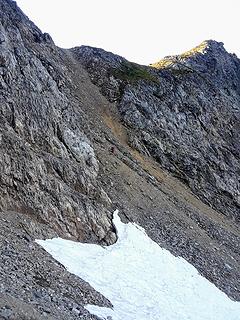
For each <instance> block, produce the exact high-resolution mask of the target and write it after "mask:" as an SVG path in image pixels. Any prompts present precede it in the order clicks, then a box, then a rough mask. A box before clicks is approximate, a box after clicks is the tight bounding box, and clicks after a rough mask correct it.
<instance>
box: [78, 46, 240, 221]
mask: <svg viewBox="0 0 240 320" xmlns="http://www.w3.org/2000/svg"><path fill="white" fill-rule="evenodd" d="M200 47H201V48H202V49H201V50H203V52H201V51H200V52H198V50H192V53H185V54H183V55H181V56H173V57H167V58H165V59H164V60H162V61H161V62H159V63H156V64H153V65H152V66H154V67H155V68H151V67H149V68H147V67H143V66H139V65H136V64H133V63H129V62H127V61H126V60H125V59H123V58H120V57H118V56H115V55H113V54H111V53H107V52H105V51H104V50H101V49H95V48H90V47H79V48H74V49H73V50H72V51H73V52H74V53H75V56H76V57H77V59H78V60H79V61H80V62H81V63H82V64H83V65H84V66H85V68H86V69H87V70H88V72H89V73H90V76H91V78H92V81H93V82H94V83H95V84H97V85H98V86H99V87H100V89H101V92H102V93H103V94H104V95H105V96H106V97H107V98H108V99H109V100H110V101H117V107H118V109H119V112H120V114H121V119H122V121H123V122H124V123H125V124H126V125H127V126H128V127H129V129H133V131H130V132H131V134H130V135H129V143H130V144H132V146H133V147H134V148H136V149H137V150H138V151H140V152H142V153H145V154H151V156H153V157H154V158H155V159H156V160H157V161H158V162H159V163H160V164H161V165H162V167H164V168H166V169H167V170H169V171H171V172H172V173H174V175H176V176H177V177H178V178H180V179H182V180H183V181H184V182H185V183H187V184H188V185H189V186H190V188H191V189H192V190H193V191H194V193H195V194H196V195H198V196H199V197H200V198H201V199H202V200H203V201H205V202H206V203H208V204H210V205H211V206H213V207H215V208H216V209H218V210H220V211H221V212H222V213H223V214H224V215H226V216H229V217H232V218H234V219H236V220H239V217H240V216H239V209H240V186H239V172H240V163H239V156H240V145H239V141H240V139H239V138H240V137H239V132H240V130H239V129H240V128H239V123H240V122H239V120H240V119H239V114H240V113H239V111H240V60H239V59H238V58H237V57H236V56H235V55H232V54H229V53H227V52H226V51H225V49H224V48H223V44H222V43H217V42H215V41H207V42H205V43H203V45H202V46H200ZM203 48H204V49H203ZM190 52H191V51H190Z"/></svg>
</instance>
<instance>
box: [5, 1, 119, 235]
mask: <svg viewBox="0 0 240 320" xmlns="http://www.w3.org/2000/svg"><path fill="white" fill-rule="evenodd" d="M0 4H1V11H0V15H1V16H0V18H1V25H0V28H1V29H0V30H1V31H0V32H1V33H0V39H1V40H0V41H1V49H0V50H1V51H0V63H1V77H0V90H1V115H0V122H1V129H0V130H1V150H2V152H1V156H0V172H1V174H0V194H1V196H0V198H1V200H0V206H1V208H2V209H3V210H16V211H20V212H24V213H25V214H28V215H31V214H33V212H34V214H35V215H37V216H38V218H39V219H40V220H41V221H43V222H46V223H51V224H52V226H54V228H55V229H56V230H58V232H60V233H61V232H63V233H65V234H69V235H72V236H74V237H75V238H79V239H81V240H90V239H91V240H94V239H93V238H94V237H93V233H92V230H95V231H96V234H95V241H96V240H99V239H103V238H104V237H105V236H106V232H108V231H109V228H110V226H111V222H110V220H109V219H110V215H109V214H110V212H108V210H107V208H106V207H107V206H108V204H109V203H108V202H109V199H108V198H107V195H106V194H105V192H104V190H103V189H102V188H101V186H100V185H99V184H98V182H97V176H98V171H99V162H98V160H97V158H96V155H95V152H94V149H93V146H92V143H91V141H90V139H89V138H88V137H90V138H91V132H90V130H89V128H88V124H87V120H86V115H85V114H84V112H83V111H82V110H81V108H80V105H81V102H79V100H77V98H75V97H74V96H73V93H72V92H73V90H74V85H73V83H72V75H71V72H70V71H69V69H68V67H67V66H66V63H65V62H64V59H65V60H67V58H66V57H65V54H64V53H63V51H61V50H59V49H58V48H56V47H55V45H54V43H53V41H52V40H51V38H50V36H49V35H47V34H42V33H41V32H40V30H39V29H38V28H37V27H35V26H34V25H33V24H32V23H31V22H30V21H29V20H28V19H27V18H26V17H25V16H24V15H23V13H22V12H21V11H20V10H18V9H17V8H16V4H15V3H14V2H12V1H1V2H0ZM92 195H94V197H95V199H97V198H99V201H98V202H97V201H95V203H93V202H92V201H91V200H90V198H91V196H92ZM106 202H107V206H105V207H104V206H103V205H102V203H106ZM96 221H97V223H96ZM100 221H102V223H101V222H100ZM87 225H89V226H90V225H91V227H90V229H88V228H87V227H86V226H87ZM109 236H110V239H111V233H110V234H109ZM112 240H113V239H111V240H110V241H112Z"/></svg>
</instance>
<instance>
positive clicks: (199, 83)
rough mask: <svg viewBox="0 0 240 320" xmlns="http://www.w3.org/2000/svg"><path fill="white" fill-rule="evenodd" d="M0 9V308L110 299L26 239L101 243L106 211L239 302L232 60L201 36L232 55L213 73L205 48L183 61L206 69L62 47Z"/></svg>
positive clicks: (235, 70)
mask: <svg viewBox="0 0 240 320" xmlns="http://www.w3.org/2000/svg"><path fill="white" fill-rule="evenodd" d="M0 9H1V10H0V21H1V24H0V91H1V98H0V99H1V113H0V123H1V126H0V131H1V153H0V206H1V214H0V224H1V228H0V231H1V233H0V242H1V255H0V259H1V260H0V265H1V268H0V283H1V297H0V302H1V304H0V308H1V309H0V310H1V311H0V317H1V316H2V317H3V318H4V315H6V314H7V313H9V312H10V313H11V317H12V319H24V311H20V309H21V310H28V311H27V312H29V313H28V316H27V317H25V319H31V317H32V318H33V319H41V318H42V317H45V318H46V317H48V316H49V318H52V319H61V317H62V319H77V318H79V315H80V316H82V317H83V319H95V318H96V317H94V316H92V315H90V314H89V313H88V312H87V311H86V310H84V309H83V305H84V304H87V303H91V304H94V303H95V304H98V305H102V306H110V305H111V304H110V302H109V301H107V299H105V298H104V297H102V296H101V295H100V294H99V293H97V292H95V291H94V290H93V289H92V288H91V287H90V286H89V285H88V284H86V283H84V281H81V280H80V279H77V278H76V277H73V276H71V275H69V273H68V272H67V271H66V270H65V269H64V268H63V267H62V266H61V265H59V264H56V262H55V261H54V260H53V259H52V258H51V257H50V256H49V255H47V254H46V253H45V252H43V250H42V249H41V248H40V247H39V246H38V245H37V244H36V243H35V242H34V239H36V238H49V237H56V236H61V237H65V238H71V239H74V240H78V241H82V242H94V243H100V244H111V243H113V242H115V240H116V230H115V229H114V226H113V224H112V212H113V211H114V209H116V208H118V209H119V210H120V214H121V217H122V219H124V220H125V221H134V222H136V223H138V224H140V225H142V226H144V228H145V229H146V231H147V233H148V234H149V236H150V237H151V238H152V239H154V240H155V241H156V242H157V243H159V244H160V245H161V246H162V247H164V248H167V249H169V250H170V251H171V252H172V253H174V254H175V255H179V256H182V257H184V258H185V259H186V260H188V261H189V262H190V263H191V264H193V265H194V266H195V267H196V268H197V269H198V271H199V272H200V273H201V274H202V275H204V276H205V277H207V278H208V279H209V280H211V281H212V282H213V283H214V284H215V285H216V286H218V287H219V288H221V289H222V290H223V291H224V292H225V293H227V294H228V295H229V296H230V297H232V298H233V299H239V298H240V290H239V279H240V275H239V273H240V270H239V262H240V261H239V243H240V242H239V231H238V223H237V220H238V218H239V207H238V198H237V197H238V192H239V185H238V183H239V181H238V179H239V145H238V141H239V140H238V135H239V128H238V124H239V122H238V120H239V78H238V77H239V60H238V59H237V58H236V57H235V56H232V55H229V54H228V53H226V52H225V51H224V49H223V48H222V46H221V45H220V44H217V43H215V42H211V45H210V44H209V49H208V50H210V51H211V50H213V51H214V50H215V51H214V53H212V54H215V55H217V53H216V52H220V53H221V54H220V53H219V54H220V56H221V57H222V56H224V57H225V58H226V57H228V59H227V58H226V60H224V62H223V61H221V59H223V58H221V59H220V58H218V57H216V59H217V62H218V63H220V65H218V64H217V65H218V67H217V68H215V69H214V70H215V71H214V72H215V73H214V72H211V74H209V75H208V73H207V70H208V64H209V62H208V60H209V58H208V57H209V55H210V52H209V55H208V54H205V55H203V56H202V55H201V56H195V55H194V58H193V57H191V58H189V59H190V60H191V61H188V60H187V62H186V61H185V60H184V64H187V63H188V64H189V65H190V67H191V68H196V69H197V70H198V69H199V68H200V67H199V66H200V65H201V67H202V68H203V69H204V66H205V65H206V66H207V67H206V70H205V73H206V75H205V77H206V78H207V80H205V78H204V79H203V77H202V73H203V72H204V70H203V71H201V72H202V73H200V71H199V70H198V71H197V72H195V71H194V72H192V71H191V72H189V69H188V68H190V67H189V66H188V65H187V66H185V65H184V67H183V66H182V64H181V65H180V66H179V62H178V61H177V62H175V60H174V63H172V64H171V66H170V67H168V68H164V69H160V70H158V69H156V68H153V67H144V66H139V65H136V64H133V63H130V62H128V61H127V60H125V59H124V58H122V57H119V56H116V55H113V54H111V53H107V52H105V51H104V50H102V49H96V48H90V47H80V48H75V49H71V50H63V49H60V48H57V47H56V46H55V45H54V43H53V41H52V39H51V37H50V36H49V35H48V34H42V32H41V31H40V30H39V29H38V28H37V27H36V26H35V25H34V24H33V23H32V22H31V21H29V19H28V18H27V17H26V16H25V15H24V14H23V13H22V12H21V10H20V9H19V8H18V7H17V6H16V4H15V3H14V2H13V1H10V0H0ZM214 46H217V47H218V46H219V48H222V49H221V50H220V49H219V50H217V49H214ZM187 59H188V58H187ZM199 59H200V60H199ZM204 59H205V60H204ZM219 59H220V60H219ZM181 63H182V62H181ZM186 69H187V71H186ZM198 73H200V74H201V75H199V74H198ZM212 78H213V79H215V80H214V81H215V82H214V83H215V84H214V85H215V87H214V89H213V88H212V86H210V84H209V81H210V80H211V79H212ZM217 79H218V80H217ZM211 81H212V80H211ZM96 84H97V86H96ZM223 85H227V87H226V88H225V87H223ZM99 87H100V90H99ZM228 90H229V92H228ZM214 94H216V96H215V97H214ZM190 101H192V103H190ZM190 107H191V108H190ZM215 118H216V124H214V125H213V124H212V123H213V122H214V119H215ZM210 124H211V125H210ZM156 160H157V161H156ZM166 169H167V170H168V171H167V170H166ZM169 172H171V173H173V174H174V175H175V176H176V177H177V178H180V179H181V180H182V181H183V182H184V184H183V183H181V182H180V181H179V179H176V177H173V176H172V175H171V174H170V173H169ZM186 182H187V185H189V186H190V188H191V190H192V191H193V192H194V194H193V193H192V192H191V190H190V189H189V188H188V186H186ZM225 189H227V190H225ZM196 195H197V197H196ZM199 198H201V199H203V200H204V202H205V204H204V203H203V202H202V201H201V200H200V199H199ZM207 204H210V205H211V206H212V207H214V208H217V209H219V212H218V211H216V210H214V209H212V208H211V207H210V206H208V205H207ZM220 211H221V212H220ZM228 217H231V219H229V218H228ZM235 220H236V221H235ZM61 279H62V280H61ZM54 297H55V299H54ZM56 297H57V298H56ZM5 301H8V302H5ZM5 304H8V305H9V306H10V311H8V310H7V311H6V309H4V308H5ZM59 308H60V309H59ZM59 310H60V311H59ZM76 310H78V311H76Z"/></svg>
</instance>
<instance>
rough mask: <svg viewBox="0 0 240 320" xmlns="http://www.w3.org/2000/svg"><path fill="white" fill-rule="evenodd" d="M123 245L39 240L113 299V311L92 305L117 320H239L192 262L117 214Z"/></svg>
mask: <svg viewBox="0 0 240 320" xmlns="http://www.w3.org/2000/svg"><path fill="white" fill-rule="evenodd" d="M113 222H114V225H115V227H116V229H117V235H118V241H117V242H116V243H115V244H113V245H111V246H108V247H101V246H98V245H94V244H85V243H77V242H73V241H70V240H64V239H61V238H55V239H49V240H45V241H44V240H36V241H37V243H38V244H40V245H41V246H42V247H43V248H44V249H45V250H46V251H47V252H49V253H50V254H51V255H52V256H53V257H54V258H55V259H56V260H58V261H59V262H60V263H62V264H63V265H64V266H65V267H66V269H67V270H68V271H69V272H71V273H73V274H75V275H77V276H79V277H81V278H82V279H84V280H85V281H87V282H89V283H90V285H91V286H92V287H93V288H95V289H96V290H97V291H99V292H101V293H102V294H103V295H104V296H105V297H106V298H108V299H109V300H110V301H111V302H112V304H113V309H109V308H102V307H98V306H94V305H87V306H85V308H86V309H87V310H89V312H90V313H92V314H95V315H97V316H99V317H100V318H102V319H113V320H125V319H127V320H136V319H138V320H216V319H217V320H226V319H228V320H240V303H239V302H235V301H232V300H231V299H229V298H228V296H227V295H226V294H224V293H223V292H221V291H220V290H219V289H218V288H217V287H215V286H214V285H213V284H212V283H210V282H209V281H208V280H206V279H205V278H203V277H202V276H201V275H200V274H199V273H198V271H197V270H196V269H195V268H194V267H193V266H192V265H190V264H189V263H188V262H187V261H185V260H184V259H182V258H180V257H175V256H173V255H172V254H171V253H170V252H169V251H167V250H165V249H162V248H161V247H160V246H159V245H158V244H157V243H155V242H154V241H152V240H151V239H150V238H149V237H148V236H147V234H146V233H145V231H144V229H143V228H141V227H139V226H137V225H136V224H132V223H128V224H123V223H122V222H121V220H120V218H119V216H118V211H115V212H114V218H113Z"/></svg>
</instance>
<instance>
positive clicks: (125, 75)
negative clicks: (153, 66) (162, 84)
mask: <svg viewBox="0 0 240 320" xmlns="http://www.w3.org/2000/svg"><path fill="white" fill-rule="evenodd" d="M111 73H112V74H113V76H114V77H115V78H117V79H120V80H123V81H127V82H130V83H134V82H137V81H139V80H147V81H153V82H156V83H158V80H157V78H156V77H154V75H152V74H151V73H150V72H149V70H147V68H146V67H144V66H140V65H138V64H136V63H133V62H127V61H126V62H123V63H122V65H121V67H120V68H119V69H112V72H111Z"/></svg>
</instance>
